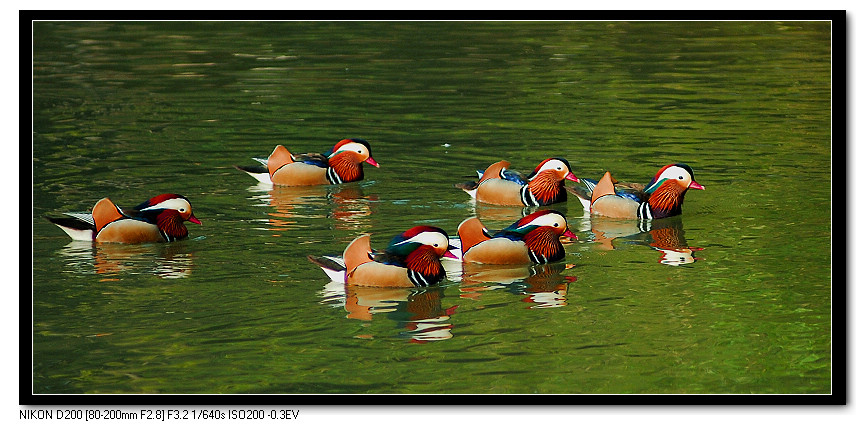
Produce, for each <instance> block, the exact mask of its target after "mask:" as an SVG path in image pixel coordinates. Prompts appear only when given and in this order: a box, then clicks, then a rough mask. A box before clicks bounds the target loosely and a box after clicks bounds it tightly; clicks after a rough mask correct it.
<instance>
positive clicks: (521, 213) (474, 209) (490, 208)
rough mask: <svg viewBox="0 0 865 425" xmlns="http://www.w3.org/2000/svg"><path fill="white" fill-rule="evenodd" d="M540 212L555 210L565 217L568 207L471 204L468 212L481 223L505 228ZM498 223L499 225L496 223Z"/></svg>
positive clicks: (556, 205) (562, 204) (561, 204)
mask: <svg viewBox="0 0 865 425" xmlns="http://www.w3.org/2000/svg"><path fill="white" fill-rule="evenodd" d="M541 210H556V211H558V212H560V213H562V214H564V216H565V217H567V216H568V206H567V204H565V203H560V204H555V205H547V206H540V207H539V206H529V207H521V206H507V205H493V204H486V203H483V202H471V203H470V208H469V212H470V213H471V215H474V216H476V217H477V218H478V219H480V220H481V221H482V222H484V223H485V224H486V223H489V225H491V226H495V225H501V226H506V225H508V224H510V223H513V222H514V221H516V220H519V219H521V218H523V217H525V216H527V215H529V214H531V213H534V212H536V211H541ZM496 222H499V223H496Z"/></svg>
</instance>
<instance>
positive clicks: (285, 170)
mask: <svg viewBox="0 0 865 425" xmlns="http://www.w3.org/2000/svg"><path fill="white" fill-rule="evenodd" d="M370 152H371V151H370V146H369V142H367V141H366V140H364V139H343V140H340V141H339V143H337V144H336V145H335V146H334V147H333V148H332V149H331V150H329V151H327V152H325V153H323V154H320V153H307V154H292V153H291V152H289V151H288V149H286V148H285V146H283V145H277V146H276V148H274V149H273V152H272V153H271V154H270V156H269V157H268V158H267V159H262V158H253V159H255V160H256V161H258V162H260V163H261V165H259V166H239V165H235V168H237V169H238V170H241V171H244V172H246V173H247V174H249V175H250V176H252V177H253V178H255V179H256V180H258V181H259V182H261V183H266V184H274V185H280V186H314V185H323V184H340V183H349V182H354V181H359V180H363V163H364V162H365V163H367V164H370V165H372V166H373V167H378V166H379V165H378V163H377V162H376V161H375V160H374V159H372V154H371V153H370Z"/></svg>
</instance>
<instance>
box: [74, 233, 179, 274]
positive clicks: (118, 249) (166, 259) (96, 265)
mask: <svg viewBox="0 0 865 425" xmlns="http://www.w3.org/2000/svg"><path fill="white" fill-rule="evenodd" d="M189 251H190V250H189V247H188V246H187V243H186V242H175V243H171V244H136V245H129V244H93V243H91V242H83V241H73V242H70V243H69V244H67V245H66V246H64V247H63V248H61V249H60V250H59V251H58V254H60V256H61V257H63V258H64V259H65V260H66V262H67V267H68V269H69V270H70V271H72V272H73V273H82V274H90V273H96V274H98V275H102V276H103V279H102V280H116V278H115V276H121V275H126V274H152V275H154V276H156V277H160V278H163V279H178V278H185V277H189V276H190V275H191V274H192V268H193V259H194V257H193V255H192V253H191V252H189Z"/></svg>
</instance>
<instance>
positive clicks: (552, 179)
mask: <svg viewBox="0 0 865 425" xmlns="http://www.w3.org/2000/svg"><path fill="white" fill-rule="evenodd" d="M509 166H510V163H509V162H507V161H499V162H496V163H495V164H492V165H490V166H489V167H487V169H486V170H485V171H484V172H483V173H480V172H478V175H479V180H478V181H477V182H473V181H472V182H466V183H458V184H456V185H455V186H456V187H457V188H460V189H462V190H464V191H465V192H466V193H468V194H469V195H470V196H471V197H472V198H475V199H477V200H478V201H481V202H486V203H488V204H497V205H524V206H539V205H550V204H554V203H556V202H564V201H566V200H567V199H568V194H567V192H566V191H565V182H564V180H571V181H575V182H578V181H579V179H577V177H576V176H574V174H573V173H572V172H571V164H570V163H568V161H567V160H566V159H564V158H549V159H545V160H544V161H543V162H541V163H540V164H538V166H537V167H535V170H534V171H532V173H531V174H529V175H528V176H523V175H522V174H520V173H518V172H515V171H512V170H508V169H507V167H509Z"/></svg>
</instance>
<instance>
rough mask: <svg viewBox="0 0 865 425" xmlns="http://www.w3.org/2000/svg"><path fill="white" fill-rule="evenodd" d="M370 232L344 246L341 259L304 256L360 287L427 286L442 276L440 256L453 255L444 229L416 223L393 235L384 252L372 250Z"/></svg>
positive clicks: (333, 275) (333, 277) (334, 276)
mask: <svg viewBox="0 0 865 425" xmlns="http://www.w3.org/2000/svg"><path fill="white" fill-rule="evenodd" d="M369 238H370V237H369V235H362V236H359V237H357V238H356V239H355V240H353V241H352V242H351V243H350V244H348V247H346V248H345V251H344V252H343V255H342V258H339V257H328V256H325V257H314V256H312V255H309V256H307V259H309V261H311V262H312V263H314V264H316V265H318V266H319V267H321V269H322V270H324V272H325V273H326V274H327V275H328V276H329V277H330V278H331V280H333V281H336V282H344V283H348V284H355V285H362V286H381V287H405V288H411V287H426V286H431V285H435V284H437V283H439V282H441V281H442V279H444V277H445V269H444V267H443V266H442V263H441V258H442V257H450V258H453V257H454V255H453V254H452V253H451V252H449V251H448V250H450V249H454V248H455V247H453V246H451V245H450V244H449V243H448V235H447V233H445V231H444V230H442V229H440V228H438V227H432V226H415V227H412V228H411V229H408V230H406V231H405V232H403V233H401V234H399V235H397V236H395V237H394V238H393V239H391V241H390V243H389V244H388V245H387V248H385V250H384V252H380V253H379V252H374V251H373V250H372V248H371V247H370V243H369Z"/></svg>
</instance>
